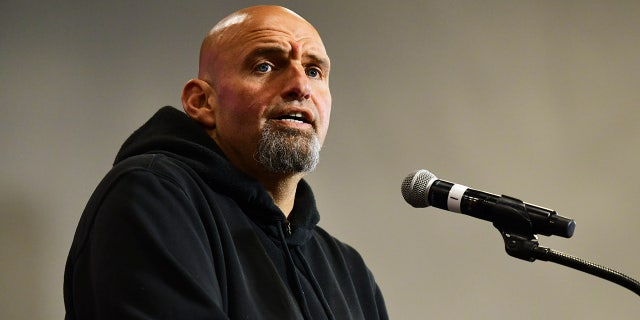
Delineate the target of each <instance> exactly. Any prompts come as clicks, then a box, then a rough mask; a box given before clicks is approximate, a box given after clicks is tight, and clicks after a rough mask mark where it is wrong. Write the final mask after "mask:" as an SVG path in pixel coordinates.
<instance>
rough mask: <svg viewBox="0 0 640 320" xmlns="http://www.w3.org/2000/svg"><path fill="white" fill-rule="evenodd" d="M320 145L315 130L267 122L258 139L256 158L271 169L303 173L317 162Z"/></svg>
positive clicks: (309, 170)
mask: <svg viewBox="0 0 640 320" xmlns="http://www.w3.org/2000/svg"><path fill="white" fill-rule="evenodd" d="M320 149H321V146H320V141H319V140H318V135H317V134H316V133H315V132H314V131H311V132H309V131H302V130H298V129H292V128H284V127H279V126H276V125H274V124H270V123H267V124H266V125H265V127H264V129H263V130H262V135H261V137H260V141H259V142H258V150H257V151H256V160H257V161H258V163H260V164H261V165H262V166H263V167H264V168H265V169H266V170H267V171H269V172H271V173H306V172H311V171H313V170H315V168H316V166H317V165H318V162H319V161H320Z"/></svg>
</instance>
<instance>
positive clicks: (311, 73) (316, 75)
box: [307, 68, 322, 78]
mask: <svg viewBox="0 0 640 320" xmlns="http://www.w3.org/2000/svg"><path fill="white" fill-rule="evenodd" d="M321 75H322V74H321V73H320V70H318V69H317V68H309V69H307V76H309V77H311V78H319V77H320V76H321Z"/></svg>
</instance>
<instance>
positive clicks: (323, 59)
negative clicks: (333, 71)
mask: <svg viewBox="0 0 640 320" xmlns="http://www.w3.org/2000/svg"><path fill="white" fill-rule="evenodd" d="M303 56H304V57H305V58H307V59H310V60H312V61H313V63H315V64H317V65H318V66H319V67H320V68H322V69H324V70H329V68H330V66H331V62H330V61H329V57H327V56H325V55H319V54H314V53H307V54H304V55H303Z"/></svg>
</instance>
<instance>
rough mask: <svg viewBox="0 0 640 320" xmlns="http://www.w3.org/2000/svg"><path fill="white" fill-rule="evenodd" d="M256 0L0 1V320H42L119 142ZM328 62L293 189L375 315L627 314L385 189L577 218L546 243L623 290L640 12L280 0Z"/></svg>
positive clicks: (636, 310)
mask: <svg viewBox="0 0 640 320" xmlns="http://www.w3.org/2000/svg"><path fill="white" fill-rule="evenodd" d="M255 3H257V2H254V1H233V2H232V1H228V2H221V1H180V2H178V1H176V2H175V3H173V4H171V3H168V2H167V1H159V2H153V1H120V0H116V1H89V2H87V1H59V2H58V1H16V0H3V1H2V3H1V4H0V106H1V108H2V116H1V117H0V133H1V138H0V143H1V144H0V150H2V154H1V157H0V245H1V246H0V273H1V274H2V277H1V280H0V284H1V289H0V318H2V319H61V318H62V317H63V313H64V311H63V310H64V309H63V303H62V274H63V268H64V262H65V259H66V255H67V252H68V249H69V246H70V243H71V240H72V236H73V232H74V230H75V227H76V224H77V221H78V218H79V216H80V213H81V211H82V209H83V207H84V205H85V203H86V201H87V199H88V198H89V195H90V194H91V192H92V190H93V188H94V187H95V186H96V185H97V183H98V182H99V180H100V179H101V178H102V176H103V175H104V174H105V173H106V171H107V170H108V169H109V167H110V164H111V162H112V159H113V157H114V155H115V152H116V151H117V149H118V147H119V146H120V144H121V143H122V142H123V141H124V139H125V138H126V137H127V136H128V135H129V134H130V133H131V132H132V131H133V130H134V129H135V128H137V127H138V126H139V125H140V124H141V123H143V122H144V121H145V120H146V119H147V118H148V117H149V116H150V115H151V114H152V113H153V112H154V111H155V110H156V109H158V108H159V107H161V106H163V105H174V106H176V107H180V103H179V95H180V91H181V89H182V86H183V84H184V83H185V82H186V81H187V80H188V79H190V78H191V77H193V76H194V75H195V73H196V68H197V63H196V61H197V52H198V47H199V44H200V41H201V38H202V36H203V35H204V34H205V32H206V31H207V30H209V28H210V27H211V26H212V25H213V24H214V23H215V22H216V21H217V20H219V19H220V18H222V17H223V16H225V15H226V14H228V13H230V12H232V11H234V10H236V9H238V8H241V7H245V6H248V5H251V4H255ZM279 3H280V4H284V5H286V6H288V7H290V8H291V9H293V10H295V11H297V12H298V13H300V14H301V15H303V16H305V17H306V18H307V19H308V20H309V21H311V22H312V23H313V24H314V25H315V26H316V27H317V29H318V30H319V31H320V33H321V34H322V35H323V38H324V41H325V44H326V46H327V48H328V50H329V53H330V55H331V57H332V64H333V68H332V79H331V86H332V92H333V98H334V105H333V115H332V125H331V129H330V133H329V136H328V139H327V142H326V145H325V148H324V151H323V154H322V161H321V165H320V167H319V169H318V170H317V171H316V172H315V173H314V174H312V175H311V176H310V177H309V178H308V179H309V180H310V182H311V184H312V185H313V186H314V189H315V192H316V194H317V198H318V201H319V206H320V209H321V211H322V221H321V225H322V226H324V227H325V228H327V229H329V230H331V231H332V232H333V233H334V234H335V235H336V236H337V237H339V238H340V239H342V240H344V241H345V242H348V243H350V244H352V245H353V246H355V247H357V248H358V249H359V250H360V252H361V253H362V255H363V256H364V257H365V259H366V260H367V261H368V264H369V266H370V267H371V269H372V270H373V271H374V273H375V275H376V277H377V280H378V282H379V284H380V286H381V287H382V289H383V291H384V293H385V296H386V300H387V304H388V308H389V312H390V314H391V316H392V318H394V319H425V318H432V319H487V318H493V319H507V318H513V319H560V318H569V319H578V318H581V319H635V318H637V316H638V314H640V304H639V303H638V296H637V295H634V294H633V293H632V292H631V291H628V290H626V289H624V288H622V287H619V286H617V285H614V284H611V283H609V282H606V281H604V280H601V279H599V278H595V277H593V276H590V275H586V274H583V273H580V272H578V271H574V270H572V269H568V268H565V267H562V266H559V265H555V264H552V263H549V262H543V261H536V262H534V263H529V262H525V261H521V260H516V259H513V258H511V257H509V256H507V255H506V253H505V252H504V250H503V244H502V240H501V237H500V235H499V234H498V232H497V231H496V230H495V229H494V228H493V227H492V226H491V224H489V223H486V222H484V221H479V220H475V219H473V218H469V217H464V216H460V215H454V214H450V213H446V212H445V211H441V210H437V209H433V208H430V209H413V208H411V207H410V206H409V205H407V204H406V203H405V202H404V200H403V199H402V197H401V195H400V183H401V181H402V179H403V178H404V177H405V176H406V175H407V174H408V173H409V172H411V171H413V170H414V169H418V168H426V169H429V170H430V171H432V172H434V173H435V174H437V175H438V176H440V177H441V178H443V179H447V180H451V181H455V182H460V183H464V184H466V185H469V186H472V187H475V188H478V189H483V190H487V191H492V192H496V193H506V194H509V195H513V196H518V197H521V198H522V199H523V200H525V201H528V202H531V203H536V204H540V205H543V206H546V207H550V208H554V209H556V210H557V211H558V212H559V213H561V214H563V215H566V216H570V217H573V218H574V219H575V220H576V221H577V229H576V233H575V236H574V237H573V238H571V239H564V238H556V237H552V238H548V237H544V236H543V237H541V238H540V242H541V244H542V245H543V246H547V247H551V248H554V249H556V250H560V251H564V252H567V253H571V254H574V255H577V256H579V257H582V258H586V259H590V260H593V261H596V262H598V263H601V264H604V265H606V266H610V267H613V268H614V269H617V270H619V271H622V272H624V273H627V274H629V275H631V276H633V277H635V278H639V277H640V258H639V257H638V249H637V248H638V245H639V244H640V232H638V229H639V227H640V212H638V205H637V203H638V191H639V188H638V181H640V169H638V163H639V162H640V152H639V151H638V147H639V146H640V126H638V121H639V120H640V110H639V109H638V101H639V100H640V2H638V1H608V0H606V1H604V0H603V1H588V0H587V1H396V2H392V1H372V0H368V1H341V0H340V1H338V0H335V1H316V2H304V3H302V2H296V1H282V2H279Z"/></svg>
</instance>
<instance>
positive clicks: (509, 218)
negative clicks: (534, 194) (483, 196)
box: [491, 195, 539, 262]
mask: <svg viewBox="0 0 640 320" xmlns="http://www.w3.org/2000/svg"><path fill="white" fill-rule="evenodd" d="M491 211H492V212H491V215H492V217H493V226H494V227H495V228H496V229H498V231H500V234H501V235H502V239H503V240H504V247H505V250H506V251H507V254H509V255H510V256H512V257H514V258H518V259H522V260H526V261H529V262H533V261H535V260H536V257H538V255H537V249H538V247H539V246H538V237H537V236H536V234H535V233H534V230H533V223H532V222H531V218H530V215H529V214H528V213H527V208H526V206H525V204H524V202H523V201H522V200H520V199H516V198H513V197H509V196H505V195H502V196H500V198H498V200H497V201H496V204H495V206H493V208H492V210H491Z"/></svg>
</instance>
